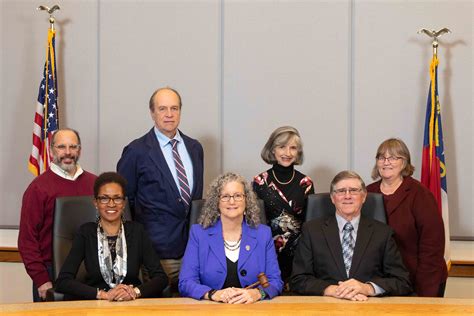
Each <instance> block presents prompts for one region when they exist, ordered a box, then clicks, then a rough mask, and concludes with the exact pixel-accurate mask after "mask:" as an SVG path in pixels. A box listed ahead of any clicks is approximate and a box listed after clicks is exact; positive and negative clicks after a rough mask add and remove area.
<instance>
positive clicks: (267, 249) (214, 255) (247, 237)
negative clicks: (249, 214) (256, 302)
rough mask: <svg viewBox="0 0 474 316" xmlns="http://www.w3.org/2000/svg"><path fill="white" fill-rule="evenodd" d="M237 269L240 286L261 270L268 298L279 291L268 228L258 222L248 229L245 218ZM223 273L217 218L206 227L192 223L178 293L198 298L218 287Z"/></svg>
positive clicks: (221, 238) (278, 278)
mask: <svg viewBox="0 0 474 316" xmlns="http://www.w3.org/2000/svg"><path fill="white" fill-rule="evenodd" d="M237 272H238V277H239V280H240V284H241V285H242V287H246V286H248V285H250V284H252V283H254V282H256V281H257V275H258V274H259V273H260V272H264V273H265V274H266V275H267V278H268V281H269V283H270V286H269V287H267V288H265V289H264V291H265V293H267V295H268V297H269V298H272V297H274V296H277V295H279V294H280V293H281V291H282V287H283V281H282V280H281V276H280V268H279V266H278V261H277V256H276V252H275V246H274V243H273V239H272V234H271V231H270V227H268V226H266V225H262V224H260V225H258V227H257V228H252V227H250V226H248V225H247V223H245V221H244V222H243V223H242V241H241V243H240V253H239V261H238V264H237ZM226 276H227V263H226V256H225V251H224V239H223V237H222V223H221V221H220V220H218V221H217V223H216V224H215V225H214V226H211V227H208V228H207V229H204V228H202V226H201V225H198V224H195V225H193V226H192V227H191V232H190V236H189V241H188V245H187V247H186V251H185V253H184V257H183V263H182V266H181V272H180V274H179V292H180V294H181V296H184V297H192V298H195V299H198V300H199V299H201V298H202V297H203V296H204V294H206V292H208V291H209V290H211V289H216V290H220V289H222V286H223V285H224V282H225V279H226Z"/></svg>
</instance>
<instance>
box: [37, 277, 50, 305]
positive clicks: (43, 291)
mask: <svg viewBox="0 0 474 316" xmlns="http://www.w3.org/2000/svg"><path fill="white" fill-rule="evenodd" d="M52 287H53V283H51V282H50V281H48V282H46V283H45V284H43V285H41V286H40V287H39V288H38V294H39V296H40V297H41V299H42V300H45V299H46V292H47V291H48V289H50V288H52Z"/></svg>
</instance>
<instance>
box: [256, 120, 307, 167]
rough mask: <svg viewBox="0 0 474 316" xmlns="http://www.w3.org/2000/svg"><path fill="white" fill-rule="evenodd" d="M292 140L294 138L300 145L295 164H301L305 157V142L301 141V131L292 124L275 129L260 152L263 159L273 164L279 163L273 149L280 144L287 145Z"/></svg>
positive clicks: (297, 144)
mask: <svg viewBox="0 0 474 316" xmlns="http://www.w3.org/2000/svg"><path fill="white" fill-rule="evenodd" d="M290 140H294V141H295V142H296V146H297V147H298V156H297V157H296V159H295V165H301V164H302V163H303V158H304V155H303V143H302V141H301V137H300V133H299V132H298V130H297V129H296V128H294V127H292V126H282V127H278V128H277V129H276V130H274V131H273V133H272V134H271V135H270V137H269V138H268V140H267V142H266V144H265V146H263V149H262V152H261V153H260V156H261V157H262V159H263V161H265V162H266V163H268V164H271V165H273V164H275V163H277V160H276V158H275V154H274V153H273V150H274V149H275V148H276V147H278V146H284V145H286V144H287V143H288V142H289V141H290Z"/></svg>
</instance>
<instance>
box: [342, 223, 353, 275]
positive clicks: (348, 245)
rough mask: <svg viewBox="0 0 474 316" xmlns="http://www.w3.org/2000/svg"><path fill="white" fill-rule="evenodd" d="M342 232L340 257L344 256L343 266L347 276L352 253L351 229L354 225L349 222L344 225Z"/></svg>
mask: <svg viewBox="0 0 474 316" xmlns="http://www.w3.org/2000/svg"><path fill="white" fill-rule="evenodd" d="M343 230H344V232H343V234H342V257H343V258H344V266H345V267H346V273H347V277H349V270H350V269H351V263H352V255H353V254H354V245H355V242H354V238H353V237H352V231H353V230H354V227H353V226H352V224H351V223H350V222H347V223H346V224H345V225H344V229H343Z"/></svg>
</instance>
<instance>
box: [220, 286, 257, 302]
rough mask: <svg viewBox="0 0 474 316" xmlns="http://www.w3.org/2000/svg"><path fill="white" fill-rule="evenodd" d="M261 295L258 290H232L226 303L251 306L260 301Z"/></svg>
mask: <svg viewBox="0 0 474 316" xmlns="http://www.w3.org/2000/svg"><path fill="white" fill-rule="evenodd" d="M261 298H262V295H261V294H260V291H259V290H258V289H234V292H233V294H232V296H231V297H230V298H229V300H228V301H227V303H229V304H251V303H255V302H256V301H258V300H260V299H261Z"/></svg>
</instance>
